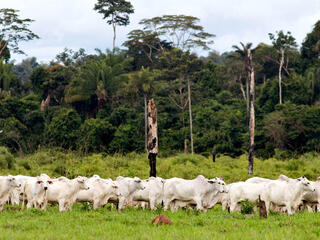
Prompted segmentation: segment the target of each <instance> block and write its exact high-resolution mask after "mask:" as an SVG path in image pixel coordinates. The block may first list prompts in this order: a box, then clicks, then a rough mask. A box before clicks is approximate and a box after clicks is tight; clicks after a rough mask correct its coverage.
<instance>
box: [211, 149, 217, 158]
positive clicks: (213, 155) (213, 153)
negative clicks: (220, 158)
mask: <svg viewBox="0 0 320 240" xmlns="http://www.w3.org/2000/svg"><path fill="white" fill-rule="evenodd" d="M211 154H212V162H216V155H217V150H216V146H214V145H213V147H212V151H211Z"/></svg>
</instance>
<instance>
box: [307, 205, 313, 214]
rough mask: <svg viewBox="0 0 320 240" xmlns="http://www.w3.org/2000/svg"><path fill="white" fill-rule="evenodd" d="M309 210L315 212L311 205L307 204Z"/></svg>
mask: <svg viewBox="0 0 320 240" xmlns="http://www.w3.org/2000/svg"><path fill="white" fill-rule="evenodd" d="M307 209H308V212H313V209H312V207H311V206H310V205H309V204H307Z"/></svg>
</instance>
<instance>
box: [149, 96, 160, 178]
mask: <svg viewBox="0 0 320 240" xmlns="http://www.w3.org/2000/svg"><path fill="white" fill-rule="evenodd" d="M148 129H149V132H148V158H149V164H150V177H156V175H157V170H156V163H157V154H158V122H157V108H156V105H155V104H154V101H153V99H150V100H149V102H148Z"/></svg>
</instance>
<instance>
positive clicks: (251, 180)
mask: <svg viewBox="0 0 320 240" xmlns="http://www.w3.org/2000/svg"><path fill="white" fill-rule="evenodd" d="M270 181H272V180H271V179H268V178H262V177H252V178H249V179H247V180H246V181H245V182H247V183H265V182H270Z"/></svg>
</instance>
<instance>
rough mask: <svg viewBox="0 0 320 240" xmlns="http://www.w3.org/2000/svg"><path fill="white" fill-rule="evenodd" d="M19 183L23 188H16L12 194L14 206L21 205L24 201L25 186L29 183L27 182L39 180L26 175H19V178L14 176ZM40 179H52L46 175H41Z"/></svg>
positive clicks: (11, 199)
mask: <svg viewBox="0 0 320 240" xmlns="http://www.w3.org/2000/svg"><path fill="white" fill-rule="evenodd" d="M14 177H15V179H16V181H17V183H18V184H21V187H20V188H14V189H13V190H12V191H11V193H10V198H9V199H10V203H11V204H13V205H15V204H16V205H19V204H20V201H22V198H23V193H24V184H25V183H26V182H27V181H30V180H33V181H36V180H37V177H30V176H24V175H17V176H14ZM40 178H43V179H46V180H48V179H50V177H49V176H48V175H47V174H45V173H42V174H41V175H40Z"/></svg>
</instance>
